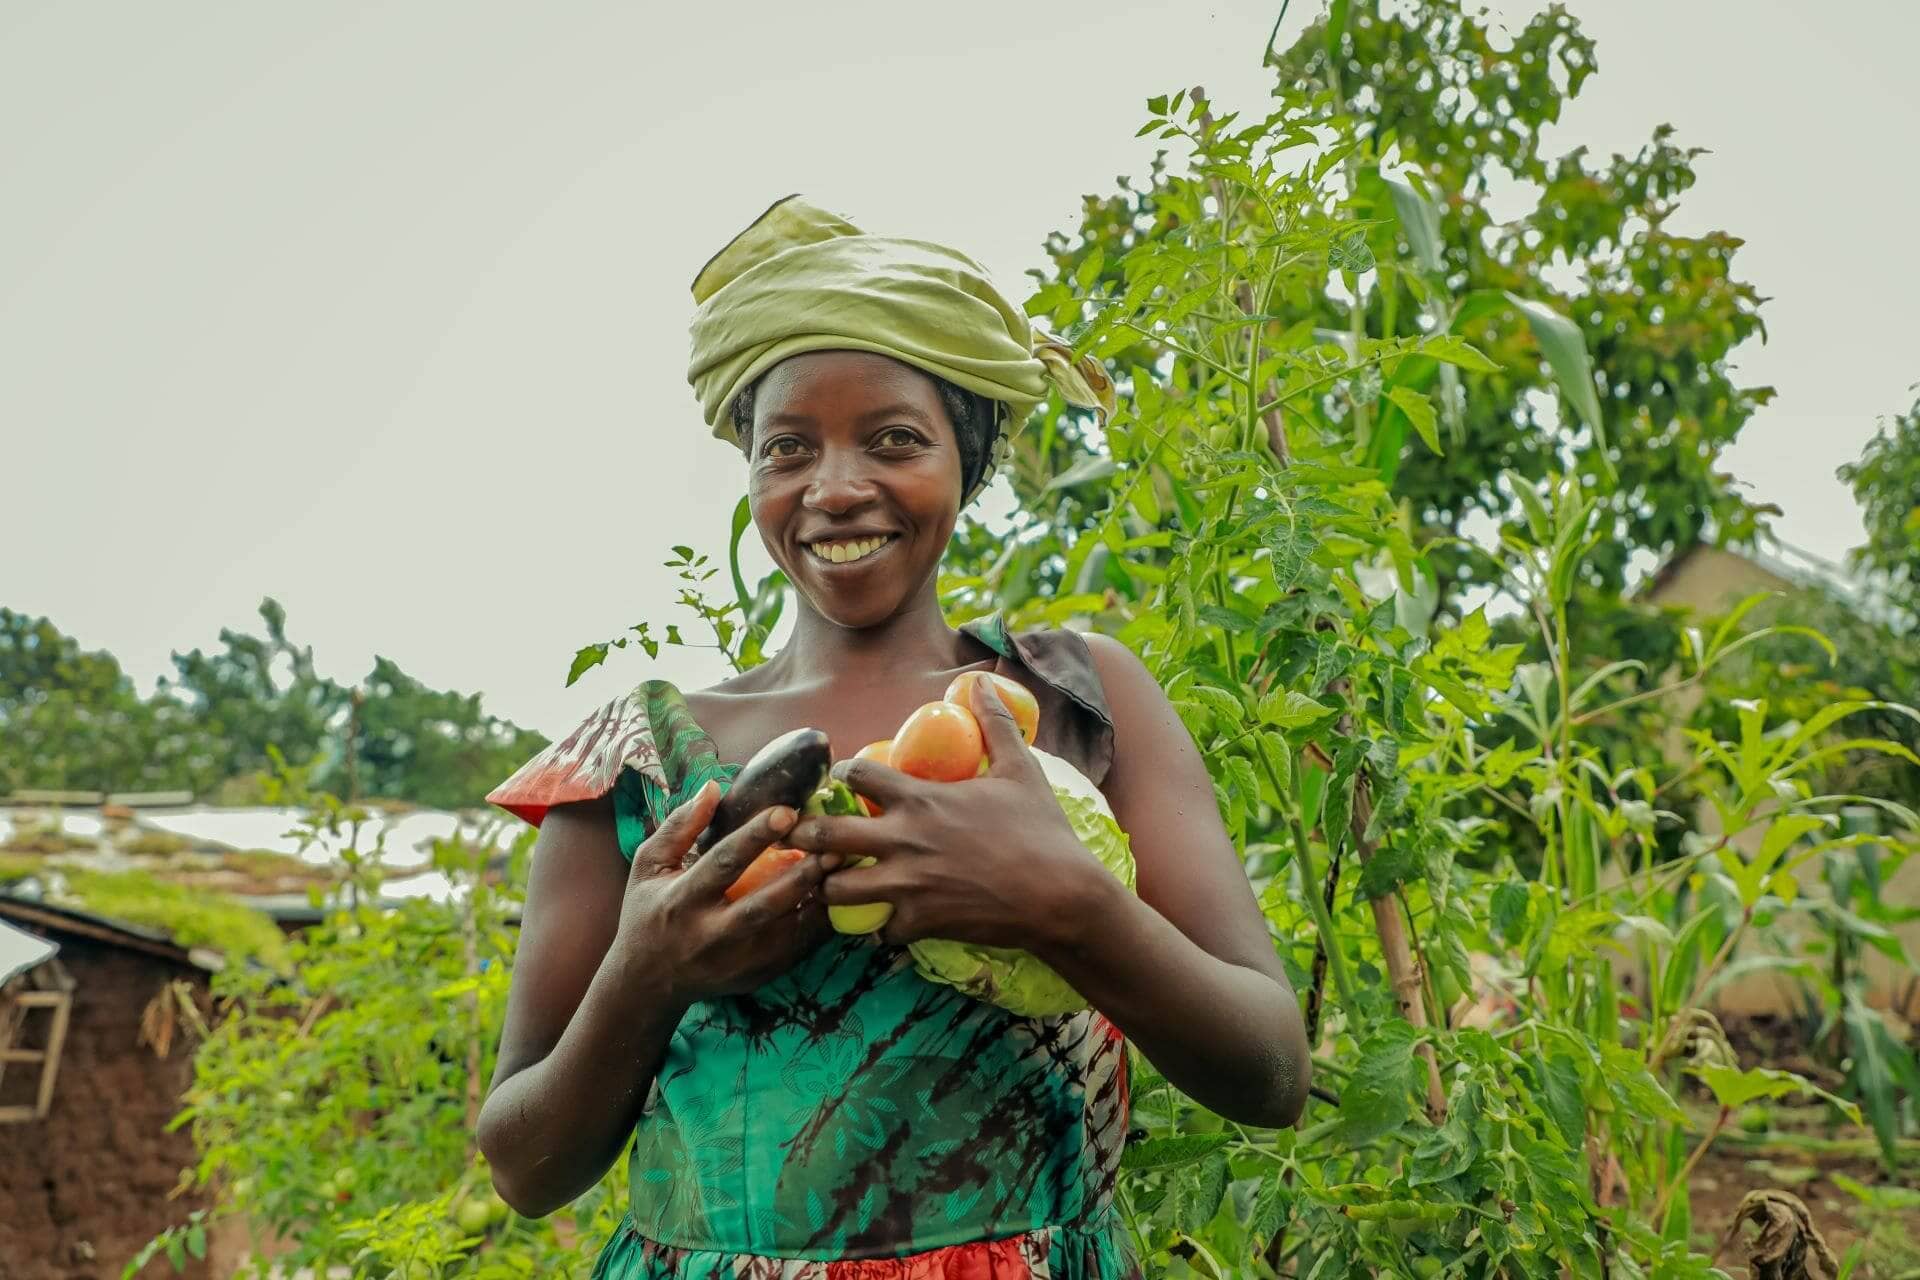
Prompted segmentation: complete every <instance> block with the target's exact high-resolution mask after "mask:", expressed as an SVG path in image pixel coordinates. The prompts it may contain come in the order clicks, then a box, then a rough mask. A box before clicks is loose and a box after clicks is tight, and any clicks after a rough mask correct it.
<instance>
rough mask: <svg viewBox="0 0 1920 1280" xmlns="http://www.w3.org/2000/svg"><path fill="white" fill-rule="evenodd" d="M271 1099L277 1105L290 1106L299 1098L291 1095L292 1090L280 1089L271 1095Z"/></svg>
mask: <svg viewBox="0 0 1920 1280" xmlns="http://www.w3.org/2000/svg"><path fill="white" fill-rule="evenodd" d="M273 1101H274V1103H275V1105H277V1106H282V1107H291V1106H292V1105H293V1104H294V1103H296V1102H298V1101H299V1099H298V1098H296V1097H294V1096H293V1090H291V1089H282V1090H281V1091H280V1092H278V1093H276V1094H274V1095H273Z"/></svg>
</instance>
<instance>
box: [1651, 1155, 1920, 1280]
mask: <svg viewBox="0 0 1920 1280" xmlns="http://www.w3.org/2000/svg"><path fill="white" fill-rule="evenodd" d="M1836 1174H1837V1175H1840V1176H1842V1177H1846V1178H1851V1179H1852V1180H1853V1181H1855V1182H1857V1183H1861V1184H1863V1185H1865V1186H1867V1187H1871V1188H1884V1187H1889V1186H1893V1187H1899V1186H1901V1185H1904V1186H1905V1187H1908V1188H1911V1187H1915V1186H1920V1164H1909V1165H1906V1166H1904V1167H1903V1169H1902V1182H1900V1183H1896V1182H1894V1181H1893V1179H1892V1178H1891V1176H1890V1175H1889V1174H1888V1173H1887V1171H1886V1170H1885V1168H1883V1167H1882V1166H1881V1165H1879V1164H1878V1163H1876V1162H1875V1161H1873V1160H1863V1159H1853V1158H1835V1157H1833V1156H1828V1155H1819V1156H1807V1155H1802V1154H1799V1153H1795V1152H1792V1151H1786V1150H1781V1149H1778V1148H1772V1149H1766V1150H1764V1151H1763V1152H1760V1153H1756V1152H1755V1151H1754V1150H1751V1149H1741V1148H1739V1147H1736V1146H1733V1145H1731V1144H1729V1145H1726V1146H1719V1145H1716V1146H1715V1148H1714V1149H1713V1150H1711V1151H1709V1152H1708V1154H1707V1156H1706V1158H1705V1159H1703V1160H1702V1161H1701V1162H1700V1165H1699V1167H1698V1168H1696V1169H1695V1170H1694V1172H1693V1178H1692V1179H1691V1181H1690V1183H1689V1187H1688V1194H1689V1197H1690V1202H1691V1204H1692V1209H1693V1235H1694V1241H1695V1244H1696V1245H1697V1246H1699V1247H1703V1248H1706V1249H1707V1250H1709V1251H1711V1250H1712V1249H1714V1248H1717V1247H1718V1246H1719V1245H1720V1242H1721V1241H1722V1239H1724V1238H1725V1236H1726V1233H1727V1227H1728V1224H1730V1223H1731V1222H1732V1221H1733V1216H1734V1214H1735V1213H1736V1212H1737V1211H1738V1208H1739V1205H1740V1201H1741V1199H1742V1198H1743V1197H1744V1196H1745V1195H1746V1194H1747V1193H1748V1192H1749V1191H1757V1190H1763V1189H1773V1190H1779V1191H1785V1192H1788V1193H1790V1194H1791V1195H1794V1196H1797V1197H1798V1198H1799V1199H1800V1200H1801V1202H1802V1203H1804V1204H1805V1205H1806V1206H1807V1211H1808V1213H1809V1214H1810V1215H1811V1217H1812V1218H1813V1224H1814V1227H1815V1229H1816V1230H1818V1231H1819V1233H1820V1235H1821V1238H1822V1239H1824V1240H1825V1241H1826V1242H1827V1247H1828V1248H1829V1249H1831V1250H1832V1251H1833V1254H1834V1256H1835V1257H1836V1258H1839V1259H1842V1260H1844V1259H1845V1257H1846V1254H1847V1250H1849V1249H1850V1248H1852V1247H1853V1245H1854V1244H1855V1243H1856V1242H1860V1241H1865V1242H1866V1247H1865V1249H1864V1251H1863V1253H1862V1257H1861V1260H1860V1265H1859V1267H1858V1268H1857V1269H1856V1270H1855V1271H1854V1273H1853V1277H1854V1280H1892V1278H1893V1277H1898V1276H1909V1275H1920V1208H1906V1209H1904V1210H1892V1209H1889V1210H1879V1211H1876V1210H1874V1209H1871V1208H1868V1207H1865V1206H1863V1205H1862V1203H1861V1201H1860V1200H1859V1198H1857V1197H1856V1196H1854V1195H1853V1194H1851V1193H1849V1192H1848V1191H1847V1190H1846V1189H1845V1188H1844V1187H1843V1186H1842V1185H1841V1184H1840V1183H1839V1182H1837V1181H1835V1175H1836ZM1753 1235H1754V1229H1753V1228H1752V1227H1750V1226H1749V1227H1743V1228H1742V1229H1741V1231H1740V1238H1737V1239H1736V1240H1735V1241H1734V1242H1733V1243H1731V1244H1729V1245H1728V1246H1727V1248H1726V1251H1725V1252H1724V1253H1722V1254H1721V1255H1720V1265H1721V1266H1722V1267H1724V1268H1726V1270H1727V1271H1728V1272H1729V1273H1730V1274H1732V1275H1734V1276H1736V1277H1741V1276H1746V1275H1747V1274H1748V1271H1747V1267H1746V1265H1745V1264H1746V1259H1747V1251H1746V1249H1745V1248H1743V1247H1742V1240H1744V1239H1751V1238H1752V1236H1753Z"/></svg>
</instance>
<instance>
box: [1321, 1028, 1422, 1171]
mask: <svg viewBox="0 0 1920 1280" xmlns="http://www.w3.org/2000/svg"><path fill="white" fill-rule="evenodd" d="M1413 1045H1414V1032H1413V1027H1412V1026H1411V1025H1410V1024H1408V1023H1407V1022H1405V1021H1403V1020H1401V1019H1399V1018H1394V1019H1391V1020H1389V1021H1387V1022H1384V1023H1382V1024H1381V1026H1380V1028H1379V1029H1378V1030H1377V1031H1375V1032H1374V1033H1373V1034H1372V1035H1371V1036H1369V1037H1368V1038H1367V1040H1366V1042H1365V1043H1364V1044H1362V1045H1361V1046H1360V1056H1359V1059H1358V1060H1357V1061H1356V1062H1355V1063H1354V1065H1353V1078H1352V1079H1351V1080H1350V1081H1349V1082H1348V1084H1347V1087H1346V1088H1345V1089H1343V1090H1341V1093H1340V1127H1339V1129H1338V1131H1337V1134H1336V1140H1337V1141H1339V1142H1343V1143H1358V1142H1371V1141H1373V1140H1374V1139H1375V1138H1378V1137H1381V1136H1382V1135H1384V1134H1388V1133H1391V1132H1393V1131H1394V1130H1395V1129H1398V1128H1399V1127H1400V1126H1401V1125H1403V1124H1405V1123H1406V1122H1407V1120H1408V1119H1409V1118H1410V1117H1411V1116H1412V1114H1413V1104H1412V1102H1411V1100H1410V1095H1411V1092H1412V1090H1413V1087H1414V1081H1413Z"/></svg>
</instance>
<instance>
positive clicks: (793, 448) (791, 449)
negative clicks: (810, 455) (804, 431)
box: [761, 436, 802, 458]
mask: <svg viewBox="0 0 1920 1280" xmlns="http://www.w3.org/2000/svg"><path fill="white" fill-rule="evenodd" d="M801 447H802V446H801V444H800V441H799V439H798V438H796V437H794V436H775V437H774V438H773V439H771V440H769V441H767V447H766V448H765V449H763V450H761V456H762V457H765V458H791V457H793V456H794V455H795V454H797V453H799V452H800V449H801Z"/></svg>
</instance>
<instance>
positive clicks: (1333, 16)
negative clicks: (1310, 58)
mask: <svg viewBox="0 0 1920 1280" xmlns="http://www.w3.org/2000/svg"><path fill="white" fill-rule="evenodd" d="M1351 4H1352V0H1333V4H1332V5H1331V6H1330V7H1329V8H1328V9H1327V30H1326V49H1327V60H1328V61H1329V62H1332V63H1335V64H1338V63H1339V61H1340V39H1341V37H1342V36H1344V35H1346V33H1347V11H1348V9H1349V8H1350V7H1351ZM1285 12H1286V6H1285V5H1282V6H1281V13H1282V14H1283V15H1284V14H1285Z"/></svg>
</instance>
